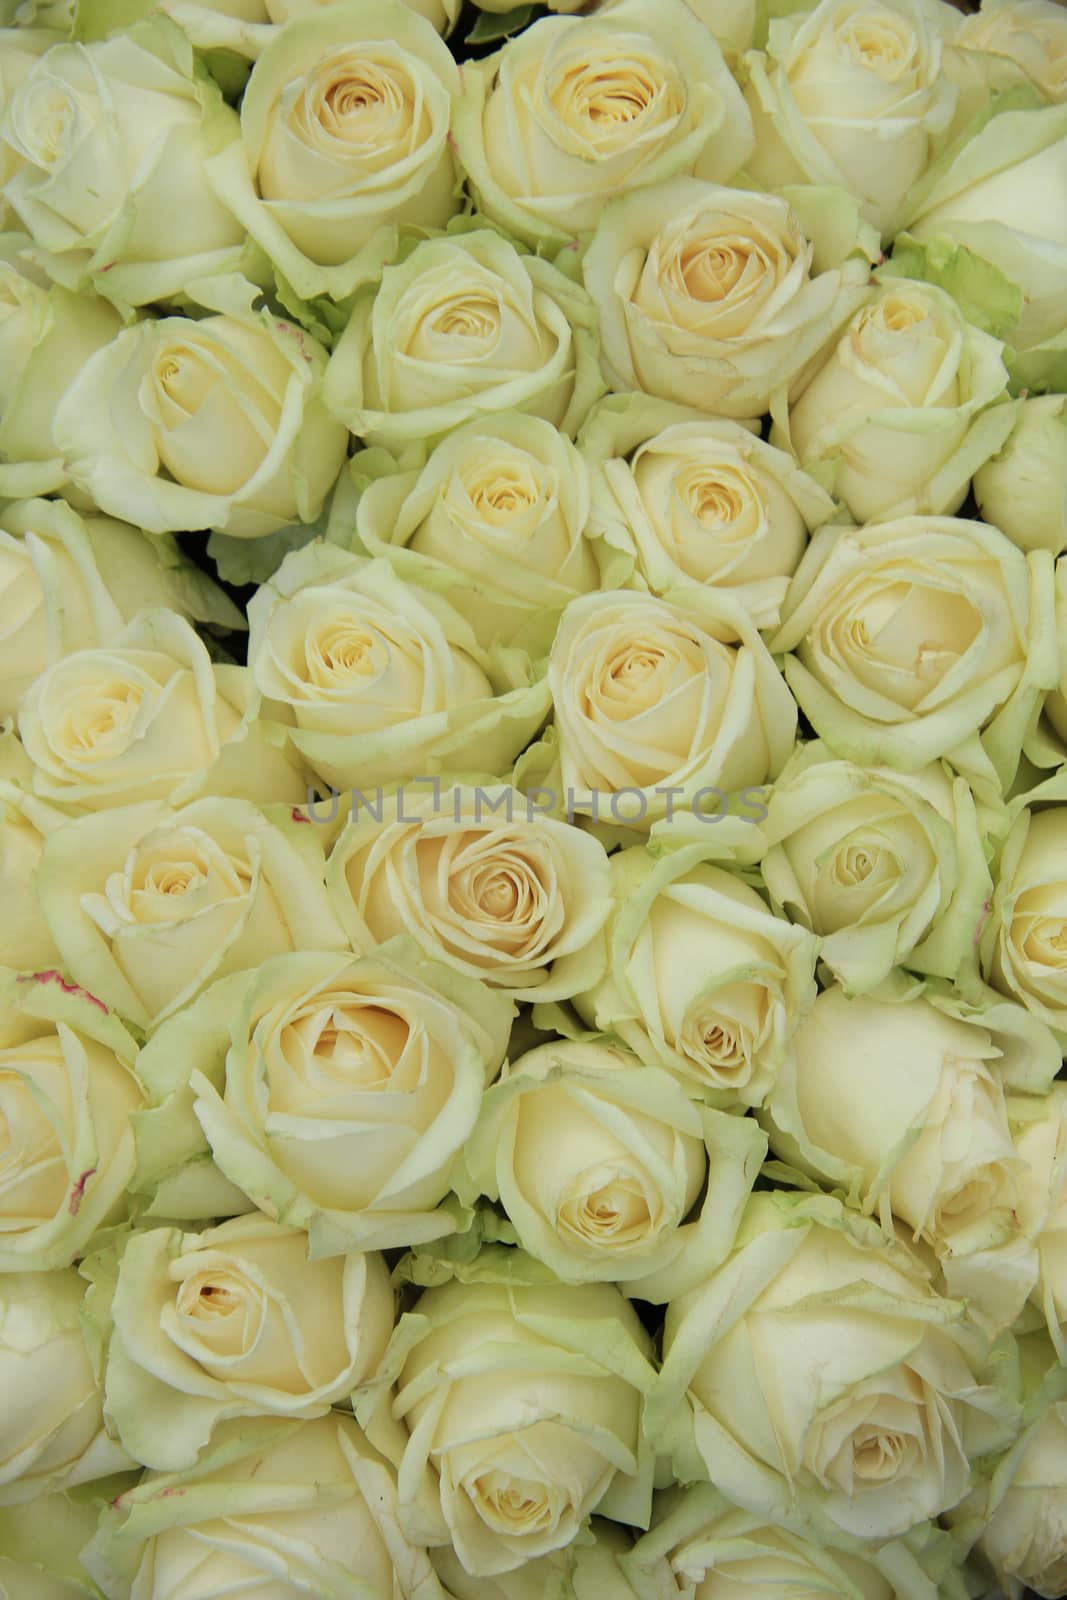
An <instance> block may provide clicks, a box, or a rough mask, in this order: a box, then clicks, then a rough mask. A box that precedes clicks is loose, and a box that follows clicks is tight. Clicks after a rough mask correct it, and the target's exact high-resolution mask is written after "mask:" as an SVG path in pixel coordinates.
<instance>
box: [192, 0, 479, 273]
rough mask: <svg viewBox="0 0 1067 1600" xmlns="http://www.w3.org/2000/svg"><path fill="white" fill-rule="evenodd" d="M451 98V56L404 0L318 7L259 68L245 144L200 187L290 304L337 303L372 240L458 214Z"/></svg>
mask: <svg viewBox="0 0 1067 1600" xmlns="http://www.w3.org/2000/svg"><path fill="white" fill-rule="evenodd" d="M458 96H459V73H458V70H457V68H456V64H455V62H454V61H453V59H452V56H451V53H450V52H449V50H448V48H447V46H446V45H444V44H443V43H442V42H441V40H440V39H439V38H438V36H437V33H436V32H435V31H434V28H433V26H432V25H431V24H430V23H429V22H428V21H426V19H425V18H424V17H421V16H417V15H415V14H414V12H413V11H412V10H411V9H410V8H409V7H408V6H407V5H405V4H404V3H403V0H374V4H373V5H371V6H369V7H368V6H366V5H364V4H362V3H361V4H358V5H351V4H349V5H347V6H344V5H342V6H340V7H339V6H337V5H331V6H329V7H328V8H321V9H319V8H316V9H315V10H314V11H313V12H311V13H309V14H306V15H304V16H302V17H299V18H296V19H294V20H293V21H292V22H291V23H290V24H289V25H288V26H287V27H286V28H285V30H284V32H281V33H279V35H278V37H277V38H276V39H275V40H274V41H273V42H272V43H271V44H269V45H268V46H267V48H266V50H265V51H264V52H263V54H262V55H261V56H260V58H259V60H258V61H257V62H256V64H255V66H254V67H253V69H252V75H251V77H250V78H249V80H248V84H247V86H246V88H245V91H244V95H243V96H242V99H241V126H240V135H239V137H237V136H236V130H235V137H234V138H233V140H232V141H231V142H230V143H229V144H227V145H226V146H225V147H224V148H223V149H222V150H221V151H220V152H219V154H218V155H216V156H213V157H212V159H211V161H210V162H209V163H208V165H207V169H206V170H207V175H208V178H209V179H210V181H211V183H212V185H213V187H214V189H215V192H216V193H217V194H218V196H219V198H220V199H221V200H222V201H224V202H225V204H226V205H228V206H229V207H230V209H231V210H232V211H233V213H234V215H235V216H237V217H238V218H239V219H240V221H241V222H242V223H243V224H244V226H245V227H246V228H247V229H248V232H249V234H250V235H251V237H252V238H253V239H255V240H256V241H257V243H258V244H259V245H260V246H261V247H262V248H263V250H264V251H265V252H266V254H267V255H268V257H269V258H270V260H271V263H272V264H273V266H274V267H275V269H276V270H277V271H278V272H279V273H281V274H282V276H283V277H284V278H285V280H286V282H287V283H289V284H291V285H292V288H293V289H294V290H295V292H296V293H297V294H298V295H302V296H304V297H305V298H312V297H314V296H316V295H329V296H330V297H332V299H334V300H342V299H344V298H345V297H346V296H347V295H350V294H351V293H352V291H353V289H355V288H356V287H357V285H358V284H359V283H360V281H361V280H362V279H363V278H364V277H365V276H366V272H367V267H366V266H365V265H363V264H361V258H360V252H361V251H362V250H363V247H364V246H365V245H367V244H368V243H369V242H370V240H371V239H372V238H373V236H374V235H375V233H376V232H377V231H378V229H379V228H382V227H386V226H389V225H392V224H398V223H417V224H418V226H419V227H420V228H438V227H443V226H444V225H445V223H446V222H447V221H448V219H449V217H450V216H451V215H452V213H453V212H454V211H455V210H456V207H457V204H458V196H457V192H456V191H457V180H456V167H455V163H454V161H453V158H452V153H451V150H450V148H449V145H448V131H449V120H450V117H451V114H452V109H453V105H454V103H455V101H456V100H457V99H458Z"/></svg>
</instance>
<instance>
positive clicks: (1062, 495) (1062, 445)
mask: <svg viewBox="0 0 1067 1600" xmlns="http://www.w3.org/2000/svg"><path fill="white" fill-rule="evenodd" d="M1012 410H1013V413H1014V415H1013V424H1014V426H1013V429H1012V432H1011V435H1010V436H1009V438H1008V440H1007V442H1006V443H1005V445H1004V447H1003V449H1002V450H1001V451H1000V452H999V454H997V455H995V456H993V457H992V458H991V459H990V460H989V461H987V462H986V463H985V465H984V466H982V467H979V469H978V471H977V472H976V473H975V475H974V497H975V499H976V501H977V502H978V509H979V510H980V511H981V513H982V516H983V518H984V519H985V521H986V522H991V523H992V524H993V526H994V527H995V528H999V529H1000V531H1001V533H1006V534H1007V536H1008V538H1009V539H1010V540H1011V542H1012V544H1017V545H1018V546H1019V549H1020V550H1051V552H1052V554H1053V555H1054V556H1058V555H1061V554H1062V553H1063V551H1064V550H1065V549H1067V399H1065V398H1064V396H1063V395H1059V394H1041V395H1035V396H1034V397H1033V399H1031V400H1018V401H1016V403H1015V405H1014V406H1013V408H1012Z"/></svg>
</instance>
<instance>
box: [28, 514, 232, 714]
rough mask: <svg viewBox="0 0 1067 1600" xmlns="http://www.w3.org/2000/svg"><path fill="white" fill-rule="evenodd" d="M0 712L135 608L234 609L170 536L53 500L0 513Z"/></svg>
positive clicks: (192, 612) (204, 614)
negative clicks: (2, 619) (1, 617)
mask: <svg viewBox="0 0 1067 1600" xmlns="http://www.w3.org/2000/svg"><path fill="white" fill-rule="evenodd" d="M0 604H2V607H3V612H4V613H6V616H7V618H9V619H10V620H9V621H8V622H7V623H6V625H4V624H0V716H9V715H11V714H12V713H13V712H14V711H15V710H16V709H17V708H18V704H19V701H20V700H21V698H22V696H23V694H24V693H25V691H26V690H27V689H28V688H29V687H30V685H31V684H32V683H33V682H34V680H35V679H36V678H38V677H39V676H40V674H41V673H42V672H43V671H44V670H45V668H46V667H48V666H51V665H55V663H56V662H58V661H59V660H60V659H61V658H62V657H63V656H66V655H71V654H73V652H74V651H77V650H85V649H89V648H91V647H92V646H94V645H102V644H105V643H107V644H111V643H113V642H114V641H115V639H116V637H117V636H120V635H121V632H122V629H123V628H124V626H125V625H126V624H127V623H129V622H132V620H133V618H134V617H135V616H136V615H137V613H138V612H139V611H144V610H146V609H149V608H151V607H155V606H167V607H168V608H169V609H170V610H171V611H176V612H178V613H179V615H180V616H183V617H187V618H190V619H195V620H196V621H198V622H212V623H218V624H220V625H221V626H223V627H227V628H231V627H240V626H241V625H242V622H241V614H240V612H239V611H238V610H237V608H236V607H235V606H234V605H232V604H231V602H230V601H229V600H228V599H227V598H226V596H225V595H224V594H223V593H222V592H221V590H219V589H218V588H217V587H216V586H215V584H214V583H212V582H211V580H210V579H209V578H208V577H207V576H206V575H205V574H204V573H202V572H201V571H200V569H199V568H198V567H194V566H193V565H192V563H190V562H186V561H185V560H184V559H183V558H182V557H181V555H180V554H179V552H178V550H177V547H176V546H175V545H174V544H173V542H172V541H171V540H169V539H161V538H155V539H150V538H149V537H148V536H147V535H146V534H143V533H141V532H140V530H139V529H137V528H131V527H129V526H128V525H127V524H126V523H122V522H113V521H112V520H111V518H110V517H96V516H86V517H80V516H78V514H77V513H76V512H75V511H72V510H71V508H70V507H69V506H68V505H66V504H65V503H64V502H63V501H62V500H24V501H21V502H16V503H12V504H11V505H7V506H5V507H4V509H3V511H2V512H0Z"/></svg>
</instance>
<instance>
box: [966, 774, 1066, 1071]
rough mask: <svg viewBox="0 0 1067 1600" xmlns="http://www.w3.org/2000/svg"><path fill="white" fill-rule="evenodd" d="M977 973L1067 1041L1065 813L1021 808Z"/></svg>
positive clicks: (1006, 852) (1006, 848) (1006, 851)
mask: <svg viewBox="0 0 1067 1600" xmlns="http://www.w3.org/2000/svg"><path fill="white" fill-rule="evenodd" d="M999 865H1000V870H999V873H998V876H997V886H996V892H995V894H994V896H993V905H992V911H991V914H990V917H989V921H988V922H987V923H986V925H985V928H984V930H983V932H982V943H981V954H982V967H983V971H984V972H985V973H986V975H987V977H988V979H989V981H990V983H992V984H993V986H994V988H997V989H999V990H1000V992H1001V994H1006V995H1010V996H1011V997H1012V998H1013V999H1016V1000H1019V1001H1021V1002H1022V1004H1023V1005H1024V1006H1026V1008H1027V1010H1029V1011H1032V1012H1033V1014H1034V1015H1035V1016H1037V1017H1040V1018H1041V1019H1042V1021H1044V1022H1047V1023H1048V1024H1049V1026H1050V1027H1051V1028H1054V1029H1055V1030H1056V1035H1057V1038H1059V1040H1060V1042H1061V1044H1062V1043H1063V1041H1064V1039H1065V1038H1067V938H1065V933H1067V808H1065V807H1063V806H1050V807H1048V808H1046V809H1042V810H1039V811H1026V810H1023V811H1021V812H1020V813H1019V816H1018V818H1017V819H1016V822H1015V825H1014V827H1013V828H1012V831H1011V833H1010V834H1009V836H1008V838H1007V840H1006V841H1005V843H1004V845H1003V848H1002V851H1001V855H1000V864H999Z"/></svg>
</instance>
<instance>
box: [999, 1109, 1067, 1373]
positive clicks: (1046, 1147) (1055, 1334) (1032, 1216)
mask: <svg viewBox="0 0 1067 1600" xmlns="http://www.w3.org/2000/svg"><path fill="white" fill-rule="evenodd" d="M1008 1114H1009V1116H1010V1118H1011V1122H1012V1131H1013V1133H1014V1135H1015V1148H1016V1150H1017V1151H1018V1153H1019V1156H1020V1157H1021V1159H1022V1161H1023V1163H1024V1165H1023V1168H1022V1171H1021V1173H1020V1175H1019V1179H1018V1190H1019V1202H1018V1212H1019V1222H1020V1225H1021V1226H1022V1227H1023V1228H1024V1229H1025V1231H1026V1233H1027V1235H1028V1236H1029V1237H1030V1238H1031V1239H1033V1240H1034V1241H1035V1243H1036V1245H1037V1259H1038V1274H1037V1283H1036V1285H1035V1286H1034V1291H1033V1296H1032V1298H1033V1301H1034V1303H1035V1305H1037V1306H1039V1307H1040V1309H1041V1311H1042V1312H1043V1313H1044V1317H1045V1323H1046V1325H1047V1327H1048V1331H1049V1335H1050V1337H1051V1339H1052V1342H1053V1345H1054V1346H1055V1349H1056V1353H1057V1355H1058V1357H1059V1359H1060V1361H1061V1362H1062V1363H1064V1364H1065V1365H1067V1084H1064V1083H1054V1084H1053V1086H1052V1088H1051V1090H1050V1091H1049V1093H1048V1094H1047V1095H1045V1096H1037V1095H1025V1096H1024V1095H1016V1096H1013V1097H1012V1098H1011V1099H1010V1100H1009V1101H1008Z"/></svg>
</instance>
